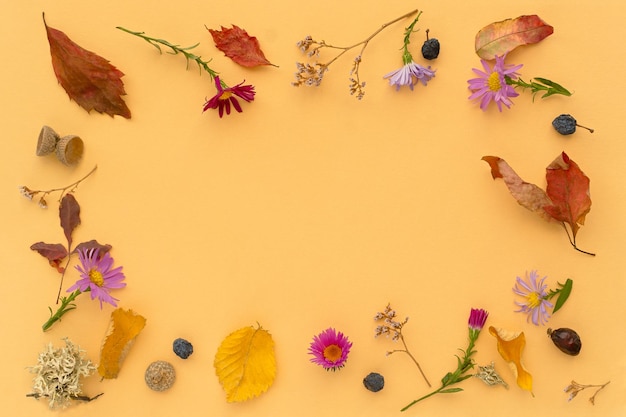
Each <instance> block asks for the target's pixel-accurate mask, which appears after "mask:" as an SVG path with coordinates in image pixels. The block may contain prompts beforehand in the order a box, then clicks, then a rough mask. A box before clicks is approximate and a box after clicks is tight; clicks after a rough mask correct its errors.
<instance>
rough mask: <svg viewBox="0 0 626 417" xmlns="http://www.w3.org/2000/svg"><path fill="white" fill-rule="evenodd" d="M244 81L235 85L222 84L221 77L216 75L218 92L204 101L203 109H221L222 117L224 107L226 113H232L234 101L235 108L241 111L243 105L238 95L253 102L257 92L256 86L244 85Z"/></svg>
mask: <svg viewBox="0 0 626 417" xmlns="http://www.w3.org/2000/svg"><path fill="white" fill-rule="evenodd" d="M243 83H244V81H242V82H241V83H239V84H237V85H236V86H234V87H226V85H225V84H222V82H221V81H220V77H219V76H215V88H217V94H215V95H214V96H213V97H212V98H211V99H210V100H208V101H207V102H206V103H204V108H203V109H202V111H203V112H205V111H207V110H208V109H219V113H220V117H222V116H223V115H224V109H226V114H230V105H231V103H232V105H233V107H234V108H235V110H237V111H238V112H239V113H241V112H242V110H241V105H240V104H239V101H238V100H237V97H239V98H241V99H242V100H245V101H247V102H251V101H252V100H254V94H255V91H254V86H252V85H242V84H243Z"/></svg>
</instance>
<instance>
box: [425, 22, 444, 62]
mask: <svg viewBox="0 0 626 417" xmlns="http://www.w3.org/2000/svg"><path fill="white" fill-rule="evenodd" d="M439 48H440V45H439V40H437V39H436V38H430V39H428V29H426V41H425V42H424V45H422V56H423V57H424V59H428V60H430V59H435V58H437V57H438V56H439Z"/></svg>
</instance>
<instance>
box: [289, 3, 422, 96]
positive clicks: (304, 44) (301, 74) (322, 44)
mask: <svg viewBox="0 0 626 417" xmlns="http://www.w3.org/2000/svg"><path fill="white" fill-rule="evenodd" d="M417 12H418V10H417V9H415V10H413V11H411V12H409V13H406V14H404V15H402V16H400V17H398V18H396V19H394V20H392V21H390V22H387V23H385V24H384V25H382V26H381V27H380V28H378V30H376V31H375V32H374V33H372V34H371V35H370V36H368V37H367V38H365V39H364V40H362V41H360V42H357V43H355V44H354V45H351V46H335V45H331V44H328V43H326V41H324V40H321V41H316V40H315V39H313V38H312V37H311V36H307V37H305V38H304V39H303V40H301V41H299V42H298V43H297V46H298V48H300V50H301V51H302V52H303V53H306V54H307V56H308V57H309V58H312V57H316V58H319V56H320V50H322V49H324V48H330V49H337V50H339V51H340V52H339V54H337V55H336V56H335V57H334V58H332V59H331V60H330V61H328V62H326V63H320V62H319V61H315V63H314V64H309V63H302V62H296V67H297V69H298V72H296V81H294V82H292V83H291V84H292V85H293V86H295V87H299V86H301V85H305V86H315V87H318V86H319V85H320V84H321V83H322V79H323V78H324V74H325V73H326V71H328V67H329V66H330V65H331V64H332V63H333V62H335V61H336V60H337V59H339V57H341V56H342V55H343V54H345V53H346V52H348V51H350V50H351V49H354V48H356V47H358V46H360V47H361V50H360V51H359V54H358V55H357V56H356V57H355V58H354V61H353V63H352V70H351V71H350V78H349V80H350V94H351V95H355V96H356V98H357V99H359V100H361V99H362V98H363V96H364V95H365V91H363V89H364V88H365V81H361V79H360V77H359V67H360V65H361V60H362V56H363V53H364V51H365V48H366V47H367V45H368V44H369V42H370V41H371V40H372V39H373V38H374V37H375V36H376V35H378V34H379V33H380V32H382V31H383V30H384V29H385V28H387V27H388V26H390V25H392V24H394V23H396V22H398V21H400V20H402V19H405V18H407V17H409V16H411V15H413V14H415V13H417Z"/></svg>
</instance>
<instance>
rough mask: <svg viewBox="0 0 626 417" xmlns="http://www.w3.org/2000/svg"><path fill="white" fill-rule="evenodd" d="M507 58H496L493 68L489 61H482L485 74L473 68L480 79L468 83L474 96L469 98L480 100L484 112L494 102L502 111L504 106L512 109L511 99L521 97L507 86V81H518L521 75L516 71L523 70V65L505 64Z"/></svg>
mask: <svg viewBox="0 0 626 417" xmlns="http://www.w3.org/2000/svg"><path fill="white" fill-rule="evenodd" d="M505 57H506V55H503V56H496V63H495V65H494V66H493V68H491V67H490V66H489V63H488V62H487V61H485V60H484V59H481V60H480V62H481V63H482V65H483V68H484V70H485V71H484V72H483V71H481V70H479V69H476V68H472V71H474V72H475V73H476V74H477V75H478V76H479V78H472V79H471V80H468V81H467V83H468V84H469V87H468V88H469V89H470V90H471V91H472V95H470V96H469V99H470V100H475V99H480V108H481V109H482V110H483V111H485V110H487V106H489V103H491V102H492V101H494V102H495V103H496V105H497V106H498V110H500V111H502V105H503V104H504V105H505V106H506V107H507V108H510V107H511V104H513V102H512V101H511V100H510V98H511V97H517V96H518V95H519V94H518V93H517V92H516V91H515V89H514V88H513V86H512V85H508V84H507V82H506V79H507V78H510V79H512V80H515V79H517V77H518V75H519V74H518V73H517V72H515V71H517V70H518V69H520V68H522V65H506V64H505V63H504V58H505Z"/></svg>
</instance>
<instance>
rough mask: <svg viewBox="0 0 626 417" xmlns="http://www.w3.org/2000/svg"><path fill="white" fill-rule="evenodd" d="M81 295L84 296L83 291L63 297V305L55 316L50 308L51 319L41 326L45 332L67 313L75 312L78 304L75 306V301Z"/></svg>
mask: <svg viewBox="0 0 626 417" xmlns="http://www.w3.org/2000/svg"><path fill="white" fill-rule="evenodd" d="M80 294H82V293H81V291H80V290H76V291H74V292H73V293H71V294H70V295H68V296H67V297H61V300H60V301H61V305H60V306H59V308H58V309H57V311H56V313H54V314H52V309H51V308H50V307H48V310H50V318H49V319H48V320H47V321H46V322H45V323H44V324H43V326H41V328H42V329H43V331H44V332H45V331H46V330H48V329H49V328H50V327H52V325H53V324H54V323H56V322H57V321H59V320H61V317H62V316H63V315H64V314H65V313H67V312H68V311H71V310H74V309H75V308H76V304H74V300H75V299H76V297H78V296H79V295H80Z"/></svg>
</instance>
